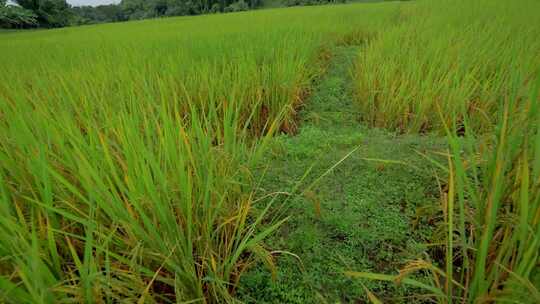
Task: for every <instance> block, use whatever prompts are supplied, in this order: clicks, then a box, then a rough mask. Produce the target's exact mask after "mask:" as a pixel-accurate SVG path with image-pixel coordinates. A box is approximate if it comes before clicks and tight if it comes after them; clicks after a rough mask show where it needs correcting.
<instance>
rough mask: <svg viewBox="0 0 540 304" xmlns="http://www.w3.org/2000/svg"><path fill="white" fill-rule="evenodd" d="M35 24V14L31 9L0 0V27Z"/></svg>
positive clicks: (21, 26)
mask: <svg viewBox="0 0 540 304" xmlns="http://www.w3.org/2000/svg"><path fill="white" fill-rule="evenodd" d="M37 24H38V23H37V16H36V15H35V14H34V13H33V12H32V11H29V10H26V9H24V8H22V7H19V6H14V5H7V1H6V0H0V28H18V29H22V28H31V27H36V26H37Z"/></svg>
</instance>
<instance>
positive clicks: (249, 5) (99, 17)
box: [0, 0, 345, 29]
mask: <svg viewBox="0 0 540 304" xmlns="http://www.w3.org/2000/svg"><path fill="white" fill-rule="evenodd" d="M14 2H15V3H16V4H17V5H7V1H6V0H1V1H0V28H17V29H25V28H36V27H41V28H51V27H64V26H70V25H84V24H95V23H106V22H119V21H128V20H140V19H149V18H159V17H171V16H190V15H200V14H212V13H230V12H240V11H247V10H250V9H257V8H260V7H264V6H265V3H263V1H262V0H212V1H210V0H209V1H195V0H122V1H120V3H119V4H107V5H98V6H95V7H94V6H74V7H72V6H71V5H69V4H68V3H67V2H66V0H14ZM334 2H335V1H333V0H331V1H328V0H287V1H284V2H282V1H281V0H280V1H279V4H278V6H296V5H316V4H326V3H334ZM339 2H345V1H344V0H343V1H339Z"/></svg>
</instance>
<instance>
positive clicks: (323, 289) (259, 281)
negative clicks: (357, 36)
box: [240, 46, 444, 303]
mask: <svg viewBox="0 0 540 304" xmlns="http://www.w3.org/2000/svg"><path fill="white" fill-rule="evenodd" d="M358 50H359V47H356V46H352V47H350V46H346V47H338V48H337V49H335V50H332V51H331V53H332V54H333V56H332V59H331V63H330V66H329V67H328V70H327V71H326V75H325V76H324V78H322V79H320V80H319V81H317V84H316V88H315V89H314V92H313V95H312V96H311V98H310V99H309V101H308V102H307V103H306V105H305V108H304V109H303V111H302V112H301V118H300V119H301V120H302V124H301V128H300V131H299V133H298V134H296V135H295V136H294V137H290V136H280V137H278V138H276V139H275V140H274V141H273V142H272V145H271V146H270V151H269V152H268V154H267V158H268V159H269V163H268V165H267V166H268V167H266V166H265V167H263V168H262V169H261V171H262V172H263V173H261V174H260V175H262V176H264V178H263V180H262V182H261V186H260V187H261V188H262V189H264V191H265V192H264V193H268V194H272V193H275V192H278V191H281V192H283V191H287V192H293V194H294V196H293V197H292V198H291V196H281V197H280V198H279V200H278V201H277V202H276V203H275V206H276V208H275V209H273V210H272V214H273V215H274V216H278V215H277V214H286V215H287V216H289V217H290V218H289V220H288V221H287V222H286V223H284V225H283V226H282V227H281V228H280V229H279V230H278V231H277V233H276V234H275V235H273V236H271V237H270V239H269V240H268V242H267V243H268V244H271V245H272V247H273V248H276V249H279V250H285V251H289V252H291V253H293V254H295V255H297V256H298V259H297V258H295V257H294V256H291V255H289V254H280V253H276V254H275V255H274V263H275V264H276V266H277V270H276V275H275V278H273V277H272V275H271V274H270V273H268V271H267V270H266V269H265V268H264V266H263V265H262V264H261V265H259V267H256V268H254V269H252V270H251V271H250V272H248V273H247V274H246V275H245V276H244V277H243V279H242V285H241V286H242V289H241V290H240V294H241V299H242V300H244V301H246V302H248V303H324V302H327V303H337V302H341V303H355V302H363V301H364V300H365V292H364V290H363V288H362V283H361V282H359V281H358V280H352V279H350V278H347V277H345V276H343V275H342V274H341V273H342V271H343V270H344V269H350V268H353V269H355V268H360V269H371V270H378V271H384V272H391V271H393V270H394V268H395V267H396V266H397V265H403V264H405V263H406V262H407V261H408V260H409V259H414V258H417V257H419V256H421V254H422V253H423V252H424V251H425V246H424V245H423V243H425V242H426V241H427V240H429V239H430V236H431V228H430V227H425V226H423V228H422V229H417V230H413V229H412V226H413V221H414V219H415V217H416V215H415V212H414V211H415V209H416V207H420V206H422V207H423V206H426V205H430V204H434V203H435V202H436V194H437V187H436V182H435V180H433V179H432V178H431V176H432V175H431V170H433V168H432V167H433V166H432V165H430V164H429V163H426V162H425V161H424V158H423V157H422V156H421V155H420V154H418V153H416V152H415V150H419V151H426V150H432V149H435V150H439V149H442V148H443V147H444V139H442V138H440V139H439V138H432V137H420V136H400V137H397V136H395V135H394V134H391V133H388V132H385V131H381V130H369V129H367V128H365V127H362V126H360V125H359V124H358V122H357V118H358V113H357V111H356V109H355V107H354V102H353V100H352V98H351V95H350V92H351V88H350V83H351V81H350V80H351V79H349V77H348V75H349V74H348V73H347V72H348V69H349V68H350V65H351V62H352V61H353V60H354V58H355V55H356V52H357V51H358ZM353 150H354V151H355V152H354V153H353V154H351V155H349V156H348V157H347V158H346V159H344V160H343V162H342V163H341V164H339V165H338V166H337V167H335V168H334V169H333V170H332V171H331V172H329V173H328V174H326V175H325V176H324V177H323V178H322V179H320V180H319V181H318V182H317V183H316V184H315V185H314V186H312V187H309V185H310V184H312V183H313V181H314V180H316V179H317V178H318V177H320V176H322V175H324V174H325V172H327V170H328V169H329V168H331V167H332V166H334V165H335V164H336V163H338V162H339V161H340V160H341V159H343V158H344V157H345V156H347V155H348V154H349V153H350V152H351V151H353ZM376 158H386V159H391V160H393V161H394V162H387V163H384V162H380V161H375V160H373V159H376ZM306 172H309V174H308V175H307V176H306V177H304V178H303V179H302V177H303V176H304V175H305V173H306ZM300 181H301V185H300V186H299V187H298V191H299V192H300V193H294V191H293V190H294V188H295V187H297V183H298V182H300ZM306 188H308V189H312V190H310V191H305V190H306ZM289 189H292V190H290V191H289ZM367 285H368V286H369V288H370V289H373V290H375V291H377V293H378V294H379V295H381V296H384V297H385V298H386V297H387V298H388V300H389V301H393V302H399V300H398V298H399V297H403V296H411V295H412V294H414V292H415V291H416V290H415V289H412V288H406V287H399V288H395V287H394V286H393V285H392V284H388V283H379V282H369V283H367ZM403 302H404V303H406V301H403Z"/></svg>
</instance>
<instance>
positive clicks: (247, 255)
mask: <svg viewBox="0 0 540 304" xmlns="http://www.w3.org/2000/svg"><path fill="white" fill-rule="evenodd" d="M380 11H386V10H383V9H379V8H372V9H370V10H368V11H365V13H366V14H372V15H373V16H375V17H374V19H375V20H379V19H381V20H383V19H384V18H385V17H380V18H378V17H376V14H377V12H380ZM360 12H364V8H363V7H361V6H357V7H355V6H352V7H334V8H332V9H331V10H329V9H328V8H324V9H323V8H317V7H313V8H309V9H303V10H285V11H282V12H280V13H279V14H276V13H275V12H272V11H259V12H247V13H244V14H219V15H208V16H201V17H198V18H167V19H166V18H164V19H162V20H154V21H140V22H129V23H123V24H104V25H96V26H86V27H79V28H65V29H57V30H54V31H36V32H28V33H13V34H9V35H7V34H6V35H4V34H2V35H0V45H2V46H3V47H2V52H4V53H3V54H4V55H6V56H0V116H2V119H0V256H1V257H2V258H1V259H0V302H8V303H36V302H37V303H42V302H45V303H56V302H60V303H62V302H78V303H84V302H88V303H94V302H99V301H101V300H103V301H105V302H109V303H114V302H141V303H156V302H159V303H163V302H165V303H167V302H182V301H197V300H203V299H204V301H206V302H233V298H232V294H233V293H234V292H235V290H236V288H237V285H238V281H239V280H240V279H241V277H242V275H243V273H244V271H245V269H246V266H247V265H249V264H251V263H253V262H254V260H256V259H259V260H265V261H266V260H268V257H269V253H268V251H267V249H266V246H265V245H264V244H263V239H265V238H266V236H267V235H268V234H269V233H270V232H271V231H272V230H275V229H276V227H277V226H275V225H273V224H276V223H279V222H277V221H271V219H270V218H267V217H264V208H259V207H261V206H262V203H261V201H257V200H258V199H259V198H260V197H259V194H258V193H257V180H258V179H256V178H254V176H253V173H252V172H251V171H252V170H251V169H252V168H253V167H254V165H255V164H256V163H260V156H261V155H264V152H265V151H266V147H267V144H268V141H269V140H270V138H269V137H270V136H272V134H274V133H276V132H277V131H278V130H283V131H284V132H291V131H292V127H291V126H292V125H294V121H295V117H294V115H295V113H296V111H297V109H298V106H299V105H300V104H301V103H302V102H303V97H304V96H305V95H306V93H305V92H307V90H308V88H309V87H310V85H311V83H312V80H313V78H314V77H315V76H316V75H317V74H319V73H320V72H321V70H320V65H319V64H317V59H318V54H319V50H320V48H321V46H322V45H323V44H324V43H326V42H327V41H329V40H332V39H334V37H335V34H336V33H344V32H348V31H349V30H350V28H351V27H364V26H365V27H369V28H371V27H372V25H371V24H372V23H371V22H372V21H369V22H368V21H364V20H362V19H359V18H356V16H357V15H358V14H359V13H360ZM313 20H317V22H316V23H314V22H313ZM337 20H339V22H337ZM269 24H272V25H273V26H272V27H271V28H270V29H269V27H268V25H269ZM270 49H271V50H272V52H269V51H268V50H270ZM7 54H9V56H7ZM255 205H256V206H257V210H254V209H253V206H255ZM263 217H264V220H265V221H264V223H265V226H264V227H263V226H261V223H262V219H263Z"/></svg>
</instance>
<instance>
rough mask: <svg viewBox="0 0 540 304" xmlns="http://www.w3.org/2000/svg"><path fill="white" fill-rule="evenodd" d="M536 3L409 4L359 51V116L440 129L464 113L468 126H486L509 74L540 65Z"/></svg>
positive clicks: (404, 128)
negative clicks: (385, 28)
mask: <svg viewBox="0 0 540 304" xmlns="http://www.w3.org/2000/svg"><path fill="white" fill-rule="evenodd" d="M464 8H466V9H464ZM539 9H540V5H539V2H538V1H529V0H527V1H524V2H523V3H520V4H519V5H517V4H516V3H515V2H511V1H490V0H482V1H472V2H471V1H458V2H455V1H446V0H445V1H437V2H435V3H432V2H431V1H414V2H408V3H406V5H403V9H402V10H401V12H400V14H399V15H398V16H396V18H395V20H394V22H395V23H396V26H394V27H391V28H389V29H388V31H387V32H385V33H384V35H378V37H377V39H375V40H374V41H372V43H370V45H369V46H368V47H367V48H366V49H365V51H363V52H361V53H359V55H358V61H357V65H356V75H357V77H356V86H357V88H356V95H357V100H358V105H359V106H360V111H361V112H362V113H363V120H364V121H365V122H366V123H368V124H369V125H372V126H376V127H386V128H390V129H393V130H398V131H400V132H428V131H431V130H435V131H439V132H441V133H442V132H443V129H444V128H443V125H444V123H446V124H447V125H450V124H451V121H452V119H454V118H455V119H457V120H460V115H462V113H468V114H469V115H471V116H470V118H471V119H470V124H471V125H470V127H472V128H474V129H475V130H479V131H483V132H490V131H491V127H492V126H494V125H495V123H494V122H495V118H496V115H497V113H498V109H499V100H500V98H501V97H503V96H505V94H506V91H507V82H508V81H509V79H510V77H512V75H513V74H514V73H518V74H519V75H521V76H522V77H523V79H529V78H530V77H531V76H532V75H533V73H535V72H536V71H538V69H539V68H540V56H538V54H540V40H538V39H535V37H538V36H540V19H539V18H536V15H535V12H536V11H537V10H539ZM500 12H505V13H504V14H500ZM494 16H495V17H494ZM441 33H444V35H443V34H441ZM509 41H511V43H509ZM523 87H524V89H526V87H527V83H526V82H524V84H523ZM439 111H441V112H442V113H443V114H444V116H443V117H444V120H441V119H440V117H439V114H438V113H439Z"/></svg>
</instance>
